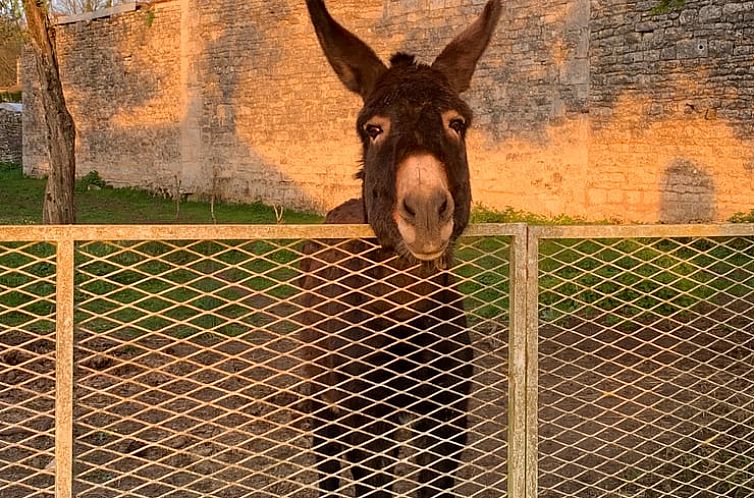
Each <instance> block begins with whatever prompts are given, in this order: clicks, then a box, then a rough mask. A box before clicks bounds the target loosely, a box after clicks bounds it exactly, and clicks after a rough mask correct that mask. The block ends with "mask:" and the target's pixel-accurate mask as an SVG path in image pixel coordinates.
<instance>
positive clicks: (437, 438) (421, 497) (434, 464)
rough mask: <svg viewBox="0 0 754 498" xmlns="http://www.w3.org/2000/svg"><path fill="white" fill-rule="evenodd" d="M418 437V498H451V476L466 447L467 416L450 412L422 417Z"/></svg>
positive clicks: (452, 477)
mask: <svg viewBox="0 0 754 498" xmlns="http://www.w3.org/2000/svg"><path fill="white" fill-rule="evenodd" d="M416 430H417V431H419V432H420V433H421V434H422V436H421V447H422V449H421V450H420V453H419V455H417V464H418V465H419V466H420V468H421V470H420V471H419V483H420V488H419V492H418V494H417V497H418V498H454V497H455V496H456V494H455V493H453V492H452V491H451V490H452V488H453V484H454V482H455V480H454V473H455V471H456V468H457V467H458V463H459V462H460V460H461V453H462V452H463V449H464V447H465V446H466V415H465V414H464V412H463V411H458V410H454V409H452V408H445V409H441V410H440V411H439V412H435V413H433V414H432V415H431V416H423V417H422V419H421V420H419V421H418V423H417V425H416Z"/></svg>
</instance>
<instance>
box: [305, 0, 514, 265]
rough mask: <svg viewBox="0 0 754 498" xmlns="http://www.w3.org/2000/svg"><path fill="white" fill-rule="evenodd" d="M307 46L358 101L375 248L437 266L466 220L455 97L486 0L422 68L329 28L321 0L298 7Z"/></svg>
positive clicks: (484, 28) (493, 3) (461, 120)
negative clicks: (313, 37)
mask: <svg viewBox="0 0 754 498" xmlns="http://www.w3.org/2000/svg"><path fill="white" fill-rule="evenodd" d="M306 5H307V7H308V9H309V14H310V16H311V19H312V23H313V24H314V28H315V30H316V32H317V38H318V39H319V42H320V45H321V46H322V49H323V50H324V53H325V56H326V57H327V60H328V61H329V62H330V65H331V66H332V67H333V69H334V70H335V72H336V73H337V75H338V77H339V78H340V80H341V81H342V82H343V83H344V84H345V86H346V87H347V88H348V89H349V90H351V91H353V92H355V93H358V94H359V95H361V97H362V99H363V100H364V107H363V108H362V109H361V112H360V113H359V117H358V120H357V123H356V129H357V132H358V134H359V137H360V138H361V141H362V144H363V157H362V159H363V168H362V170H361V171H360V172H359V174H358V177H359V178H360V179H361V180H362V195H363V199H364V205H365V208H366V215H367V221H368V222H369V224H370V225H371V227H372V229H373V230H374V232H375V234H376V236H377V239H378V240H379V242H380V244H381V245H383V246H384V247H388V248H393V249H395V250H396V251H397V252H398V253H399V254H401V255H403V256H405V257H408V258H410V257H411V256H413V257H414V258H416V259H418V260H423V261H434V260H444V259H447V258H449V257H450V255H451V253H452V247H453V241H454V240H455V239H456V238H457V237H458V236H459V235H460V234H461V233H462V232H463V230H464V229H465V228H466V225H467V224H468V221H469V212H470V209H471V186H470V184H469V167H468V162H467V159H466V143H465V137H466V130H467V129H468V127H469V126H470V124H471V110H470V109H469V107H468V106H467V105H466V103H465V102H464V101H463V100H462V99H461V97H460V96H459V94H461V93H462V92H464V91H465V90H466V89H467V88H468V87H469V84H470V81H471V76H472V74H473V73H474V69H475V67H476V63H477V61H478V60H479V58H480V57H481V55H482V53H483V52H484V49H485V48H486V47H487V44H488V42H489V40H490V37H491V36H492V33H493V31H494V29H495V25H496V24H497V21H498V18H499V17H500V11H501V9H502V7H501V2H500V0H490V1H489V2H487V5H486V6H485V8H484V11H483V12H482V14H481V16H480V17H479V18H478V19H477V20H476V21H475V22H474V23H473V24H472V25H471V26H469V27H468V28H467V29H466V30H465V31H463V32H462V33H460V34H459V35H458V36H457V37H456V38H455V39H454V40H453V41H452V42H450V44H449V45H448V46H447V47H445V49H444V50H443V51H442V53H441V54H440V55H439V56H438V57H437V59H436V60H435V61H434V62H433V63H432V65H431V66H428V65H425V64H419V63H417V62H416V61H415V60H414V57H413V56H411V55H407V54H403V53H398V54H396V55H394V56H393V57H392V59H391V60H390V67H387V66H386V65H385V64H383V63H382V61H380V59H379V58H378V57H377V55H376V54H375V53H374V51H373V50H372V49H371V48H369V47H368V46H367V45H366V44H365V43H364V42H362V41H361V40H360V39H358V38H357V37H356V36H355V35H353V34H352V33H350V32H349V31H348V30H346V29H345V28H343V27H342V26H341V25H340V24H338V23H337V22H336V21H335V20H334V19H333V18H332V17H331V16H330V14H329V13H328V12H327V9H326V8H325V4H324V1H323V0H306Z"/></svg>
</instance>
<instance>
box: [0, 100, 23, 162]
mask: <svg viewBox="0 0 754 498" xmlns="http://www.w3.org/2000/svg"><path fill="white" fill-rule="evenodd" d="M6 106H7V108H6ZM10 107H11V106H9V105H7V104H5V105H4V104H0V163H14V164H21V113H20V112H18V111H16V110H14V109H11V108H10Z"/></svg>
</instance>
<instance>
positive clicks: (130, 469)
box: [0, 326, 507, 498]
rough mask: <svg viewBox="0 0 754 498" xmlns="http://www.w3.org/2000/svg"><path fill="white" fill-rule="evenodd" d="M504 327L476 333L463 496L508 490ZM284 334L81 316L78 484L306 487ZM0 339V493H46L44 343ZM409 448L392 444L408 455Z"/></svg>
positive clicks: (303, 495) (49, 445)
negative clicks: (175, 332)
mask: <svg viewBox="0 0 754 498" xmlns="http://www.w3.org/2000/svg"><path fill="white" fill-rule="evenodd" d="M273 328H274V327H273ZM506 334H507V332H506V331H505V330H503V329H499V330H496V329H494V328H490V327H489V326H487V327H486V328H485V329H484V330H480V331H477V332H476V333H475V336H474V341H475V342H474V346H475V352H476V358H475V366H476V374H475V376H474V383H475V389H474V392H473V400H472V403H471V406H470V415H471V416H470V422H469V444H468V449H467V451H466V452H465V453H464V456H463V461H464V464H463V466H462V468H461V469H460V470H459V472H458V474H457V476H458V482H459V484H458V487H457V489H458V492H459V493H460V494H461V495H462V496H478V497H489V498H497V497H499V496H502V495H504V494H505V478H506V473H507V472H506V438H507V434H506V430H507V426H506V423H507V421H506V416H507V409H506V399H505V393H506V392H507V378H506V376H505V372H506V370H507V365H506V358H507V347H506V340H505V339H506ZM294 337H295V336H293V335H292V334H291V333H290V332H288V333H274V332H271V331H270V330H269V328H268V329H267V330H262V329H260V330H257V331H255V332H253V333H249V334H246V335H244V336H239V337H236V338H230V339H229V338H220V337H217V336H213V335H211V334H203V335H199V336H195V337H192V338H190V339H186V340H180V341H176V340H175V338H171V337H170V336H169V335H163V334H156V333H154V334H143V333H142V334H139V333H136V332H135V331H134V330H131V329H127V328H123V329H119V330H117V331H115V332H111V333H108V334H99V333H93V332H91V331H86V330H79V331H78V332H77V337H76V339H77V349H76V388H75V399H76V406H75V420H76V423H75V435H74V436H75V441H76V442H75V449H74V451H75V472H76V480H75V491H76V495H77V496H78V497H79V498H106V497H107V498H109V497H113V498H115V497H145V498H152V497H171V498H188V497H192V498H193V497H217V498H231V497H242V496H243V497H247V496H249V497H260V498H261V497H270V498H271V497H281V496H286V497H292V498H309V497H312V498H313V497H316V496H317V482H316V474H315V472H314V471H313V470H312V469H313V463H314V459H313V455H312V453H311V451H310V444H311V437H310V426H309V425H310V422H309V421H308V420H307V418H306V417H305V416H304V415H303V414H302V412H301V411H300V410H299V408H300V406H301V402H302V399H304V398H305V396H306V387H305V383H304V382H303V380H302V377H301V372H300V365H299V364H298V363H297V358H296V348H297V347H298V346H300V344H298V343H297V341H296V340H295V339H294ZM0 340H2V342H3V344H4V346H5V347H6V349H7V350H8V352H6V353H5V354H4V355H3V357H2V358H1V359H0V361H2V362H3V364H2V370H1V371H0V372H2V373H0V403H1V405H0V413H2V417H3V419H2V423H3V425H2V426H0V444H1V445H2V447H1V448H0V490H1V491H2V493H0V495H1V496H2V497H3V498H6V497H7V498H21V497H24V498H26V497H31V496H33V497H39V498H41V497H52V496H53V494H52V491H53V486H54V478H53V472H52V469H53V467H54V461H53V451H54V450H53V447H54V441H53V437H52V435H53V429H54V417H53V416H52V410H53V403H54V399H53V397H54V390H53V389H54V384H53V382H52V377H53V376H54V363H53V361H52V359H53V355H54V344H53V343H52V342H51V341H49V340H46V339H45V340H38V341H36V340H32V341H31V342H28V340H29V336H28V335H26V334H24V333H16V334H6V335H4V336H2V339H0ZM11 348H12V349H11ZM36 355H42V357H44V358H46V360H45V361H36V360H32V358H33V357H34V356H36ZM29 361H31V363H29ZM35 375H37V376H39V379H38V380H34V377H35ZM16 383H18V384H21V385H22V386H21V387H20V388H18V389H16V388H13V387H12V386H13V385H14V384H16ZM36 411H39V412H41V413H34V414H33V413H32V412H36ZM9 424H10V425H9ZM41 434H44V436H41ZM409 453H410V452H408V451H404V452H403V453H402V457H403V458H405V459H406V460H407V462H408V460H409V458H410V454H409ZM397 472H398V474H399V475H401V476H403V479H402V480H400V481H399V482H397V483H396V491H397V492H400V493H408V492H410V488H411V487H412V480H413V479H416V475H415V469H414V470H412V468H411V465H410V464H409V463H405V464H401V465H399V468H398V470H397ZM344 477H345V478H346V479H347V478H348V473H347V472H346V473H344ZM352 493H353V490H352V489H349V490H347V492H346V494H345V495H344V496H352Z"/></svg>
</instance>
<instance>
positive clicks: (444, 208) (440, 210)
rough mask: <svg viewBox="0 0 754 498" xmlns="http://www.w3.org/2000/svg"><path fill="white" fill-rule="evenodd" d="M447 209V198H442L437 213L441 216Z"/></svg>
mask: <svg viewBox="0 0 754 498" xmlns="http://www.w3.org/2000/svg"><path fill="white" fill-rule="evenodd" d="M447 209H448V199H447V198H446V199H443V201H442V204H440V208H439V209H438V210H437V213H438V214H439V215H440V216H442V215H443V214H445V211H447Z"/></svg>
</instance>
